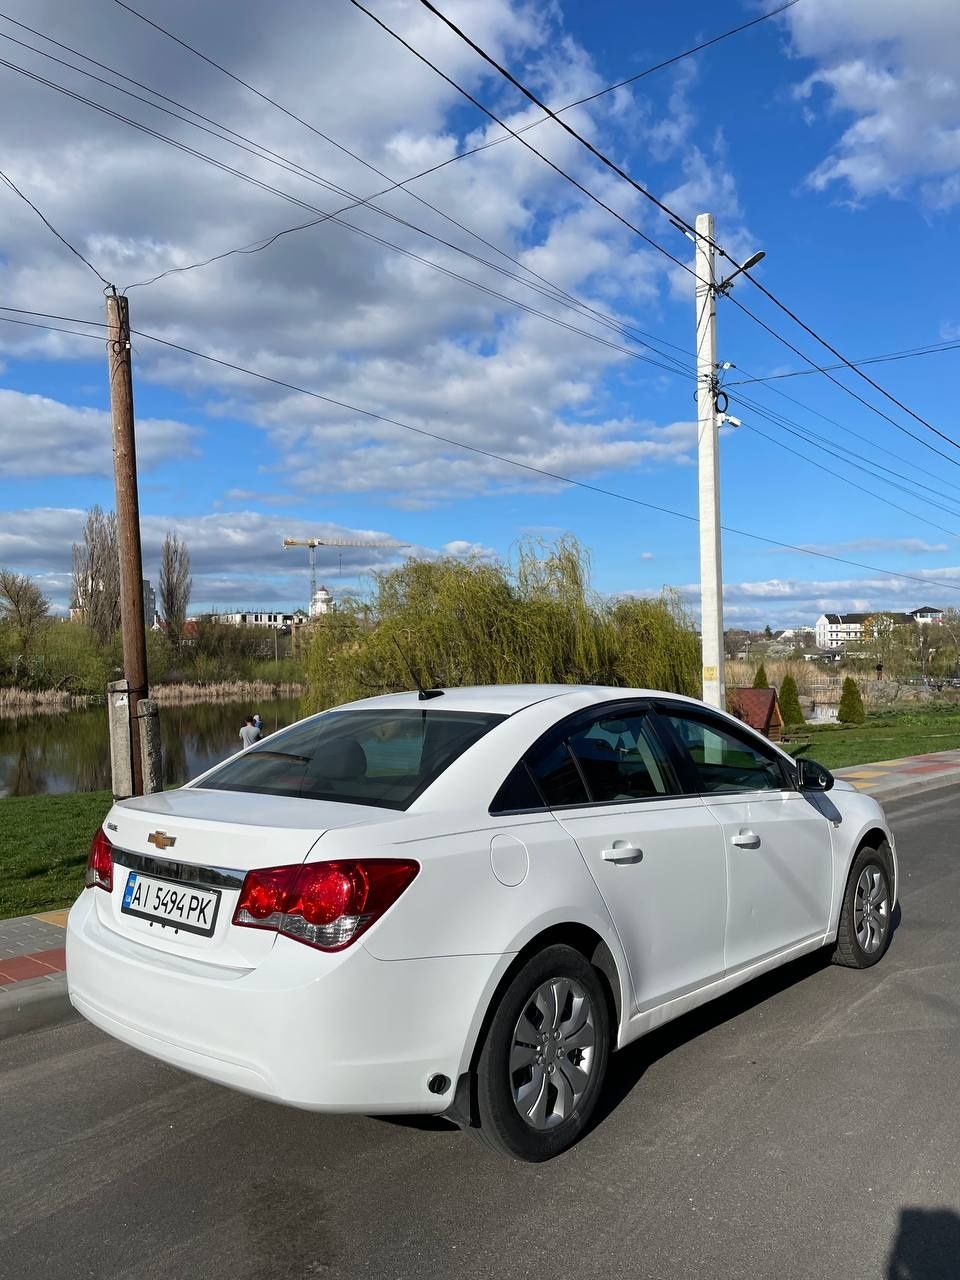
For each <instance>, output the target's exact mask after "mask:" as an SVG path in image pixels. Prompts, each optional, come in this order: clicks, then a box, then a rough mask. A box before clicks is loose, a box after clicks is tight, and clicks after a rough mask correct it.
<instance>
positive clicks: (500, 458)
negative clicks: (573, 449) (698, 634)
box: [131, 329, 960, 591]
mask: <svg viewBox="0 0 960 1280" xmlns="http://www.w3.org/2000/svg"><path fill="white" fill-rule="evenodd" d="M131 333H133V334H135V335H136V336H137V337H140V338H145V339H146V340H147V341H149V342H156V343H159V344H160V345H161V346H164V347H167V348H168V349H170V350H173V351H179V352H181V353H182V354H184V355H188V356H192V357H194V358H195V359H198V360H205V361H207V362H209V363H210V364H215V365H218V366H219V367H220V368H223V369H229V370H230V371H231V372H234V373H241V374H244V375H245V376H247V377H251V378H256V379H257V380H259V381H261V382H266V383H270V384H271V385H273V386H277V387H281V388H282V389H283V390H285V391H293V392H294V393H296V394H297V395H304V396H308V397H309V398H310V399H313V400H320V401H322V402H323V403H325V404H331V405H333V406H334V407H336V408H338V409H346V410H348V411H349V412H350V413H356V414H359V415H360V416H361V417H365V418H371V419H373V420H374V421H377V422H383V423H385V424H386V425H388V426H394V427H399V428H401V429H402V430H404V431H409V432H412V433H413V434H415V435H419V436H424V437H426V438H427V439H430V440H436V441H437V442H438V443H440V444H447V445H450V446H451V447H453V448H456V449H463V450H465V451H467V452H468V453H474V454H478V455H479V456H481V457H484V458H489V459H491V460H492V461H495V462H502V463H504V464H505V465H506V466H510V467H516V468H518V469H519V470H521V471H527V472H530V473H532V474H534V475H538V476H541V477H543V478H544V479H546V480H552V481H554V482H555V483H559V484H567V485H572V486H574V487H575V488H579V489H585V490H587V491H589V492H591V493H597V494H600V495H602V496H603V497H608V498H615V499H616V500H617V501H619V502H628V503H630V504H631V505H633V506H638V507H643V508H645V509H646V510H648V511H657V512H659V513H660V514H661V515H668V516H672V517H673V518H675V519H678V520H684V521H686V522H687V523H688V524H699V520H698V518H697V517H696V516H692V515H688V514H687V513H686V512H683V511H674V510H673V509H672V508H671V507H664V506H661V505H659V504H657V503H654V502H647V501H645V500H644V499H642V498H636V497H633V496H631V495H630V494H625V493H619V492H618V491H617V490H615V489H607V488H605V487H604V486H602V485H595V484H590V483H589V482H588V481H586V480H574V479H572V478H571V477H570V476H564V475H561V474H560V473H559V472H556V471H550V470H548V469H547V468H545V467H537V466H535V465H534V464H533V463H529V462H522V461H520V459H518V458H510V457H508V456H507V455H505V454H501V453H496V452H495V451H494V450H492V449H483V448H481V447H480V446H479V445H473V444H469V443H468V442H467V441H465V440H457V439H455V438H454V437H452V436H444V435H441V434H440V433H439V432H436V431H429V430H428V429H427V428H426V427H416V426H413V424H412V423H409V422H402V421H401V420H400V419H399V418H391V417H389V416H387V415H386V414H382V413H377V412H375V411H374V410H372V409H363V408H361V407H360V406H359V405H355V404H350V403H349V402H348V401H346V400H339V399H337V398H336V397H334V396H328V395H324V394H323V393H321V392H319V391H312V390H310V389H309V388H307V387H301V386H298V385H296V384H295V383H292V382H287V381H286V380H285V379H283V378H275V377H272V376H271V375H270V374H266V373H261V372H260V371H259V370H256V369H249V368H246V367H245V366H244V365H240V364H236V363H234V362H232V361H230V360H224V359H222V358H221V357H219V356H214V355H211V354H210V353H208V352H204V351H196V350H194V349H193V348H191V347H187V346H184V345H183V344H181V343H177V342H172V341H170V340H169V339H167V338H161V337H159V336H158V335H157V334H152V333H146V332H144V331H143V330H140V329H131ZM722 528H723V530H724V532H725V533H732V534H736V535H737V536H738V537H741V538H750V539H751V540H753V541H755V542H762V543H764V544H766V545H767V546H773V547H780V548H781V549H782V550H785V551H796V552H799V553H800V554H801V555H808V556H815V557H816V558H818V559H821V560H830V561H833V562H834V563H836V564H843V565H847V566H850V567H852V568H855V569H865V570H867V572H869V573H882V574H886V575H888V576H889V577H892V578H899V579H903V580H904V581H908V582H920V583H923V584H924V585H925V586H935V587H943V588H944V590H949V591H960V585H958V584H957V583H950V582H941V581H939V580H937V579H932V578H920V577H917V576H916V575H915V574H904V573H899V572H897V571H896V570H894V569H884V568H881V567H879V566H877V565H870V564H863V563H861V562H860V561H857V560H848V559H845V558H844V557H842V556H833V555H830V554H828V553H827V552H825V551H816V550H814V549H812V548H811V547H801V546H796V545H794V544H793V543H790V542H782V541H780V540H779V539H777V538H769V537H766V536H765V535H763V534H759V533H751V532H749V531H748V530H745V529H737V528H735V527H733V526H731V525H723V526H722Z"/></svg>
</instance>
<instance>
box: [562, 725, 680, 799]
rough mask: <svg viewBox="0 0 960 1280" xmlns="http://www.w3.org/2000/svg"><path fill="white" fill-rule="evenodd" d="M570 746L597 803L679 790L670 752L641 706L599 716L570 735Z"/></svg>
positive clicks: (671, 792)
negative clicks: (633, 710)
mask: <svg viewBox="0 0 960 1280" xmlns="http://www.w3.org/2000/svg"><path fill="white" fill-rule="evenodd" d="M570 750H571V751H572V752H573V754H574V756H575V757H576V760H577V763H578V764H579V766H580V771H581V773H582V774H583V777H584V780H585V782H586V784H587V787H588V788H589V790H590V795H591V797H592V799H593V800H594V802H595V803H604V802H607V803H610V802H612V801H620V802H626V801H630V800H650V799H652V798H654V797H655V796H665V795H670V794H674V795H675V794H676V793H677V786H676V784H675V782H674V779H673V771H672V769H671V768H670V763H669V761H668V759H667V756H666V753H665V751H664V749H663V747H662V746H661V745H660V742H659V740H658V739H657V737H656V735H655V734H654V733H653V732H652V730H651V728H650V722H649V720H648V718H647V716H646V715H645V714H644V713H643V712H642V711H641V712H632V711H626V712H623V713H622V714H620V715H617V714H610V713H606V714H603V715H600V716H598V717H597V718H596V719H594V720H592V721H590V722H589V723H588V724H585V725H584V726H583V727H582V728H580V729H578V730H577V731H576V732H575V733H573V734H572V735H571V737H570Z"/></svg>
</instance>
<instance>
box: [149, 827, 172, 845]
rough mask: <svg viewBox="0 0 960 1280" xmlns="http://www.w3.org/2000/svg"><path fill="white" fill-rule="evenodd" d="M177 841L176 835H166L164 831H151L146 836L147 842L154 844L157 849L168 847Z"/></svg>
mask: <svg viewBox="0 0 960 1280" xmlns="http://www.w3.org/2000/svg"><path fill="white" fill-rule="evenodd" d="M176 843H177V837H176V836H168V835H167V833H166V832H165V831H151V832H150V834H149V835H148V836H147V844H153V845H156V847H157V848H158V849H170V848H172V847H173V846H174V845H175V844H176Z"/></svg>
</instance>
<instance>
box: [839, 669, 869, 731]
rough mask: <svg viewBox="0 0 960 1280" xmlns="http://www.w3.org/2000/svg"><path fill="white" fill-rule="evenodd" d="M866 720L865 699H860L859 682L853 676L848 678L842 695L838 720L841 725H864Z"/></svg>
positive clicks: (844, 683)
mask: <svg viewBox="0 0 960 1280" xmlns="http://www.w3.org/2000/svg"><path fill="white" fill-rule="evenodd" d="M866 718H867V717H866V715H865V713H864V710H863V699H862V698H861V697H860V690H859V689H858V688H857V682H856V680H854V678H853V676H847V678H846V680H844V682H843V689H842V691H841V693H840V708H839V710H838V711H837V720H838V721H839V722H840V724H863V722H864V720H865V719H866Z"/></svg>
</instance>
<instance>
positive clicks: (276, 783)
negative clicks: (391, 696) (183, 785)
mask: <svg viewBox="0 0 960 1280" xmlns="http://www.w3.org/2000/svg"><path fill="white" fill-rule="evenodd" d="M503 719H504V717H503V716H501V715H490V714H485V713H482V712H474V711H440V710H438V709H434V708H424V709H423V710H419V709H416V708H412V707H411V708H403V709H397V710H389V711H384V710H381V711H373V710H370V711H359V710H358V711H328V712H327V713H326V714H325V715H321V716H316V717H314V718H313V719H311V720H304V721H302V722H301V723H300V724H295V725H292V726H291V727H290V728H289V729H284V730H282V731H281V732H280V733H276V734H273V735H271V736H270V737H268V738H264V739H263V740H262V741H261V742H258V743H257V744H256V746H253V747H251V748H250V749H249V751H245V752H244V753H243V755H241V756H238V757H237V758H236V759H235V760H229V761H228V762H227V763H226V764H224V765H221V767H220V768H219V769H216V770H214V772H213V773H211V774H210V775H209V776H208V777H206V778H204V779H203V781H202V782H198V783H197V784H196V785H197V787H199V788H208V789H210V790H214V791H247V792H254V793H256V794H260V795H275V796H298V797H300V798H301V799H307V800H335V801H338V802H339V803H341V804H364V805H376V806H380V807H383V808H388V809H406V808H407V807H408V806H409V805H411V804H412V803H413V801H414V800H415V799H416V798H417V796H418V795H419V794H420V793H421V792H422V791H424V790H425V789H426V788H427V787H428V786H429V785H430V784H431V783H432V782H434V781H435V780H436V779H437V778H438V777H439V776H440V774H441V773H443V771H444V769H446V768H448V767H449V766H450V765H451V764H452V763H453V761H454V760H456V759H457V757H458V756H461V755H462V754H463V753H464V752H465V751H466V750H467V749H468V748H469V747H471V746H473V744H474V743H475V742H477V741H478V740H479V739H480V738H482V737H483V735H484V734H485V733H488V732H489V731H490V730H491V729H492V728H493V727H494V725H496V724H499V723H500V721H501V720H503Z"/></svg>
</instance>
